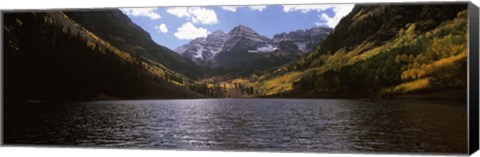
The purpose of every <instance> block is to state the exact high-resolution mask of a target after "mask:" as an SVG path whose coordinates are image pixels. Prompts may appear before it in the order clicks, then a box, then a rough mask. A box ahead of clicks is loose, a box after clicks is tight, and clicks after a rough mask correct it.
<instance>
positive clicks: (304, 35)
mask: <svg viewBox="0 0 480 157" xmlns="http://www.w3.org/2000/svg"><path fill="white" fill-rule="evenodd" d="M332 30H333V29H331V28H326V27H312V28H310V29H305V30H301V29H300V30H297V31H290V32H283V33H279V34H275V35H274V36H273V37H272V39H270V38H268V37H266V36H263V35H260V34H259V33H257V32H256V31H255V30H253V29H252V28H250V27H248V26H245V25H238V26H236V27H234V28H232V29H231V30H230V31H229V32H228V33H225V32H223V31H222V30H217V31H215V32H213V33H211V34H209V35H208V36H207V37H199V38H196V39H194V40H192V41H190V42H189V43H188V44H185V45H182V46H179V47H178V48H176V49H175V51H176V52H177V53H179V54H181V55H182V56H184V57H185V58H187V59H189V60H192V61H193V62H195V63H196V64H197V65H200V66H203V67H213V68H215V67H219V66H222V65H221V62H222V61H221V60H219V57H218V56H219V54H222V53H224V54H222V55H223V56H225V55H226V54H228V53H232V52H230V51H236V50H234V49H233V48H234V47H235V46H236V45H237V44H241V45H242V46H237V48H238V47H242V49H243V52H244V55H248V54H247V53H252V54H255V53H274V52H276V51H277V50H278V49H280V48H283V47H286V46H282V45H281V44H286V42H293V44H294V45H296V46H295V48H291V49H289V50H288V51H298V52H302V53H305V52H307V51H309V50H311V49H312V47H313V46H311V45H314V44H316V43H318V42H321V41H322V40H323V39H325V37H326V36H327V35H328V34H329V33H330V32H331V31H332ZM295 32H297V33H295ZM299 32H300V35H299ZM292 49H294V50H292ZM283 51H286V50H283ZM237 53H240V52H237ZM220 68H221V67H220Z"/></svg>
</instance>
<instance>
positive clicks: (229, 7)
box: [220, 6, 239, 12]
mask: <svg viewBox="0 0 480 157" xmlns="http://www.w3.org/2000/svg"><path fill="white" fill-rule="evenodd" d="M220 8H222V9H223V10H226V11H231V12H236V11H237V9H238V8H239V6H221V7H220Z"/></svg>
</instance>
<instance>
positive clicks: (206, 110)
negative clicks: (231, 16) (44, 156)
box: [4, 99, 467, 153]
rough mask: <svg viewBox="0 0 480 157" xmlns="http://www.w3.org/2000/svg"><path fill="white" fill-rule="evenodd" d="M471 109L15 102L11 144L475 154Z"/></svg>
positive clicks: (399, 104) (268, 102)
mask: <svg viewBox="0 0 480 157" xmlns="http://www.w3.org/2000/svg"><path fill="white" fill-rule="evenodd" d="M466 110H467V109H466V105H465V102H463V103H462V102H435V101H407V100H403V101H402V100H395V101H389V102H368V101H365V100H335V99H193V100H142V101H96V102H76V103H49V104H45V103H23V104H21V103H5V104H4V113H5V115H4V143H5V144H9V145H47V146H82V147H114V148H119V147H128V148H154V149H181V150H185V149H187V150H240V151H301V152H385V153H388V152H441V153H466V151H467V112H466Z"/></svg>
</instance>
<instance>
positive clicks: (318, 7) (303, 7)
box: [283, 5, 333, 13]
mask: <svg viewBox="0 0 480 157" xmlns="http://www.w3.org/2000/svg"><path fill="white" fill-rule="evenodd" d="M332 7H333V6H332V5H283V12H286V13H288V12H293V11H301V12H302V13H308V12H310V11H316V12H320V11H324V10H327V9H330V8H332Z"/></svg>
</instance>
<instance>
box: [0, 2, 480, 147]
mask: <svg viewBox="0 0 480 157" xmlns="http://www.w3.org/2000/svg"><path fill="white" fill-rule="evenodd" d="M452 1H458V2H465V0H390V1H386V0H361V1H360V2H359V1H355V0H295V1H293V0H262V1H259V0H241V1H239V0H222V1H218V0H201V1H200V0H158V1H155V0H135V1H132V0H63V1H62V0H1V2H0V10H26V9H27V10H30V9H62V8H116V7H146V6H192V5H200V6H208V5H265V4H312V3H317V4H324V3H378V2H384V3H385V2H387V3H393V2H452ZM472 2H473V3H475V4H477V6H479V4H480V3H479V2H478V0H472ZM0 154H1V156H49V157H50V156H62V157H63V156H71V157H89V156H115V157H117V156H118V157H124V156H125V157H127V156H138V157H144V156H167V157H168V156H176V157H177V156H189V157H191V156H201V157H202V156H204V157H207V156H208V157H210V156H229V157H230V156H232V157H237V156H238V157H244V156H248V157H260V156H262V157H263V156H280V157H283V156H285V157H287V156H288V157H311V156H336V157H343V156H359V157H360V156H361V157H373V156H411V157H415V156H418V157H428V156H433V155H408V154H402V155H396V154H391V155H385V154H381V155H380V154H379V155H373V154H368V155H365V154H329V153H278V152H226V151H166V150H127V149H87V148H46V147H4V146H2V147H0ZM474 156H477V157H478V156H480V153H476V154H475V155H474Z"/></svg>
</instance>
